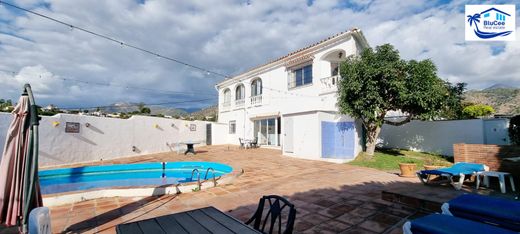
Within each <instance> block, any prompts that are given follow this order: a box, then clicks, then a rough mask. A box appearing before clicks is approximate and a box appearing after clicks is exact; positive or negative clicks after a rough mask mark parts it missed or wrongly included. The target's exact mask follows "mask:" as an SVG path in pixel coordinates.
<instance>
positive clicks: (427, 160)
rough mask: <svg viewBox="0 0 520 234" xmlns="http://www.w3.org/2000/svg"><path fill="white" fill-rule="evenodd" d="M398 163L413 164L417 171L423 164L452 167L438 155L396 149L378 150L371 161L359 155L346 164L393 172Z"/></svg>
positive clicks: (396, 168) (396, 169) (397, 168)
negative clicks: (415, 165)
mask: <svg viewBox="0 0 520 234" xmlns="http://www.w3.org/2000/svg"><path fill="white" fill-rule="evenodd" d="M399 163H415V164H417V169H418V170H419V169H422V168H423V165H424V164H428V165H432V164H433V165H438V166H451V165H452V163H451V162H450V161H449V160H448V159H446V158H444V157H443V156H440V155H435V154H429V153H422V152H414V151H408V150H398V149H378V150H376V152H375V154H374V157H373V158H372V159H367V157H366V156H365V155H360V156H358V157H357V158H356V159H355V160H354V161H352V162H349V163H348V164H350V165H356V166H361V167H370V168H375V169H378V170H383V171H390V172H395V171H398V170H399Z"/></svg>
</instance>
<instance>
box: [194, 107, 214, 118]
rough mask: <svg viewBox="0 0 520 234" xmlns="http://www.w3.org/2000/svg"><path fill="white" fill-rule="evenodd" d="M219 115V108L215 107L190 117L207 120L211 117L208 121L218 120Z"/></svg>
mask: <svg viewBox="0 0 520 234" xmlns="http://www.w3.org/2000/svg"><path fill="white" fill-rule="evenodd" d="M217 114H218V106H217V105H214V106H210V107H206V108H204V109H201V110H199V111H195V112H193V113H191V114H190V117H192V118H194V119H207V118H206V117H211V118H212V119H208V120H216V117H217Z"/></svg>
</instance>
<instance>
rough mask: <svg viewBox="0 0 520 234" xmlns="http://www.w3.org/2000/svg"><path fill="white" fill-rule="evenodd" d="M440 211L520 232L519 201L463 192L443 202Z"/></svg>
mask: <svg viewBox="0 0 520 234" xmlns="http://www.w3.org/2000/svg"><path fill="white" fill-rule="evenodd" d="M441 209H442V213H443V214H445V215H452V216H456V217H459V218H464V219H469V220H473V221H477V222H483V223H489V224H493V225H495V226H499V227H502V228H505V229H509V230H513V231H516V232H520V202H518V201H513V200H507V199H503V198H495V197H489V196H482V195H477V194H464V195H461V196H458V197H457V198H455V199H452V200H450V201H448V202H446V203H444V204H443V205H442V207H441Z"/></svg>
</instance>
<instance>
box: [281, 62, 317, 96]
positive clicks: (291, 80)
mask: <svg viewBox="0 0 520 234" xmlns="http://www.w3.org/2000/svg"><path fill="white" fill-rule="evenodd" d="M309 65H310V66H312V68H311V81H310V83H305V76H304V74H302V84H300V85H296V84H297V83H296V70H300V69H301V72H302V73H303V72H304V70H303V68H304V67H306V66H309ZM287 70H288V71H289V74H288V82H287V88H288V89H293V88H298V87H302V86H307V85H312V83H313V80H314V74H312V73H313V70H314V65H313V63H312V61H310V62H306V63H302V64H298V65H297V66H293V67H290V68H288V69H287Z"/></svg>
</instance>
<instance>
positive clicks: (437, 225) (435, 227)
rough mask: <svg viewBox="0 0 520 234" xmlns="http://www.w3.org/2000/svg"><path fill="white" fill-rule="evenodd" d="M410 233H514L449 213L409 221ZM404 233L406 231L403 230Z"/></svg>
mask: <svg viewBox="0 0 520 234" xmlns="http://www.w3.org/2000/svg"><path fill="white" fill-rule="evenodd" d="M410 223H411V225H410V226H411V227H410V230H411V233H414V234H418V233H438V234H459V233H460V234H467V233H494V234H502V233H503V234H506V233H508V234H509V233H516V232H513V231H511V230H507V229H503V228H499V227H495V226H492V225H489V224H484V223H479V222H475V221H472V220H467V219H462V218H458V217H454V216H449V215H441V214H431V215H428V216H424V217H421V218H418V219H414V220H412V221H410ZM405 226H406V225H405ZM405 233H407V231H406V230H405Z"/></svg>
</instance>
